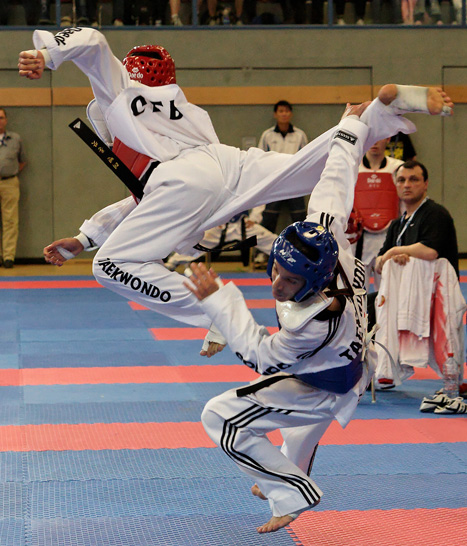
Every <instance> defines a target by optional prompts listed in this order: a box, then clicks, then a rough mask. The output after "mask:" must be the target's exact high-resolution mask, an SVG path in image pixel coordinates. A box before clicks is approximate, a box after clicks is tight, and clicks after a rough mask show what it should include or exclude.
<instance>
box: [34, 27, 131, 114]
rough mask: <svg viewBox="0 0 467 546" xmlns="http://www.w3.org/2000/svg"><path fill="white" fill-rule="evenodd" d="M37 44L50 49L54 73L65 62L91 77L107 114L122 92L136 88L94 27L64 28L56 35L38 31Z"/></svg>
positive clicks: (93, 86) (35, 40) (35, 44)
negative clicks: (128, 88) (129, 88)
mask: <svg viewBox="0 0 467 546" xmlns="http://www.w3.org/2000/svg"><path fill="white" fill-rule="evenodd" d="M33 41H34V46H35V47H36V49H41V48H44V47H45V48H47V51H48V53H49V55H50V58H51V61H50V62H49V63H48V67H49V68H51V69H52V70H57V68H58V67H59V66H60V65H61V64H62V63H63V62H65V61H73V62H74V63H75V64H76V66H77V67H78V68H79V69H80V70H81V71H82V72H84V74H86V76H87V77H88V78H89V80H90V82H91V86H92V89H93V92H94V96H95V97H96V99H97V101H98V103H99V106H100V107H101V109H102V110H103V111H104V112H105V110H106V109H107V108H108V107H109V106H110V105H111V104H112V102H113V101H114V100H115V98H116V97H117V96H118V95H119V93H120V92H121V91H122V89H125V88H127V87H130V86H131V85H132V82H131V80H130V77H129V76H128V73H127V71H126V70H125V68H124V66H123V64H122V63H121V61H120V60H119V59H117V57H115V56H114V54H113V53H112V51H111V49H110V47H109V44H108V43H107V40H106V39H105V37H104V36H103V35H102V34H101V33H100V32H99V31H97V30H95V29H93V28H71V29H64V30H62V31H60V32H58V33H57V34H56V35H55V36H54V35H53V34H52V33H51V32H48V31H46V30H36V31H34V35H33Z"/></svg>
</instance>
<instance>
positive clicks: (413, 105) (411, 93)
mask: <svg viewBox="0 0 467 546" xmlns="http://www.w3.org/2000/svg"><path fill="white" fill-rule="evenodd" d="M378 98H379V100H380V101H381V102H382V103H383V104H385V105H386V106H388V105H389V104H391V103H393V102H394V101H396V99H397V101H396V102H395V103H394V106H397V107H400V108H401V109H402V110H405V111H407V112H424V113H427V114H431V115H432V116H439V115H442V116H450V115H452V108H453V106H454V103H453V102H452V100H451V97H449V96H448V95H447V93H445V92H444V91H443V90H442V89H441V88H439V87H419V86H412V85H407V86H404V85H403V86H397V85H395V84H393V83H390V84H386V85H383V87H382V88H381V89H380V90H379V93H378Z"/></svg>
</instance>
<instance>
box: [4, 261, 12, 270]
mask: <svg viewBox="0 0 467 546" xmlns="http://www.w3.org/2000/svg"><path fill="white" fill-rule="evenodd" d="M13 263H14V262H13V260H5V261H4V262H3V267H4V268H5V269H12V268H13Z"/></svg>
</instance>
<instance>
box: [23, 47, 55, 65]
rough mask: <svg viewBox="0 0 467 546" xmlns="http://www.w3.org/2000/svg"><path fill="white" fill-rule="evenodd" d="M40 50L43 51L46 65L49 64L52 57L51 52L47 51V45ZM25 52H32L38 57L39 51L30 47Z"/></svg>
mask: <svg viewBox="0 0 467 546" xmlns="http://www.w3.org/2000/svg"><path fill="white" fill-rule="evenodd" d="M40 52H41V53H42V56H43V57H44V62H45V66H49V63H50V61H51V60H52V58H51V56H50V53H49V52H48V51H47V48H45V47H44V48H42V49H41V50H40ZM24 53H30V54H31V55H34V57H37V55H38V53H39V52H38V50H37V49H28V50H27V51H25V52H24Z"/></svg>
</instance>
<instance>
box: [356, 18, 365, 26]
mask: <svg viewBox="0 0 467 546" xmlns="http://www.w3.org/2000/svg"><path fill="white" fill-rule="evenodd" d="M364 24H365V21H364V20H363V19H359V20H358V21H357V26H359V27H362V26H364Z"/></svg>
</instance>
